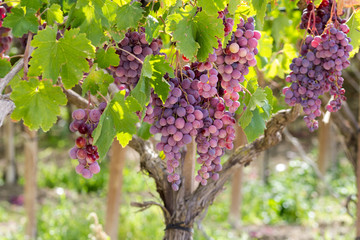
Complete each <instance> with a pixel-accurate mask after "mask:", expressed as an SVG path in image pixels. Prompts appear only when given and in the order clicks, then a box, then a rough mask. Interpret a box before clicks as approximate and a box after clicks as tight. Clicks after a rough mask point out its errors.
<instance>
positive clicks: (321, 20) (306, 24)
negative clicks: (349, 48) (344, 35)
mask: <svg viewBox="0 0 360 240" xmlns="http://www.w3.org/2000/svg"><path fill="white" fill-rule="evenodd" d="M333 4H335V5H334V6H333ZM332 8H334V9H332ZM332 11H334V12H335V13H336V2H335V1H333V0H323V1H322V2H321V4H320V5H319V6H318V7H317V8H316V7H315V6H314V3H313V2H309V4H308V5H307V8H305V9H304V11H303V14H302V16H301V23H300V28H301V29H307V31H308V33H314V32H315V31H316V32H315V33H317V34H318V35H320V34H322V33H323V31H324V29H325V27H326V25H327V23H328V21H329V20H330V18H332V19H331V22H333V21H335V20H336V21H338V22H339V23H340V24H343V23H345V22H346V21H345V20H343V19H341V18H339V17H338V16H337V15H336V14H333V15H332V16H331V13H332Z"/></svg>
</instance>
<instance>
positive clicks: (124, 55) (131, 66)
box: [110, 28, 162, 94]
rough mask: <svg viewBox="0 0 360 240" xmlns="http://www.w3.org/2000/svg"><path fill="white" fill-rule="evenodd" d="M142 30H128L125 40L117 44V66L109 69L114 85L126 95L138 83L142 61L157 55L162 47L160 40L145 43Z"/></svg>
mask: <svg viewBox="0 0 360 240" xmlns="http://www.w3.org/2000/svg"><path fill="white" fill-rule="evenodd" d="M144 31H145V30H144V29H143V28H141V29H140V31H139V32H137V31H131V30H129V31H128V32H127V33H126V34H125V38H124V39H123V40H122V41H121V42H120V43H119V44H118V49H116V53H117V54H118V55H119V56H120V62H119V65H118V66H116V67H110V70H111V71H112V74H113V76H114V79H115V83H116V85H117V86H118V88H119V89H120V90H126V92H127V94H129V93H130V91H131V90H132V89H133V88H134V87H135V86H136V84H137V82H138V81H139V78H140V74H141V69H142V61H144V59H145V57H146V56H147V55H151V54H154V55H155V54H159V52H160V49H161V47H162V41H161V40H160V39H154V40H153V41H152V42H151V43H150V44H149V43H148V42H147V41H146V37H145V33H144Z"/></svg>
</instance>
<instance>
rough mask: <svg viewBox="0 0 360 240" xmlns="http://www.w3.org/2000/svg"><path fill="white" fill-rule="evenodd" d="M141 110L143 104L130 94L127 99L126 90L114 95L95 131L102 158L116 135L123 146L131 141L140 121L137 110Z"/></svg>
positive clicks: (95, 140)
mask: <svg viewBox="0 0 360 240" xmlns="http://www.w3.org/2000/svg"><path fill="white" fill-rule="evenodd" d="M140 110H141V106H140V105H139V104H138V102H137V101H136V99H135V98H133V97H131V96H128V97H127V98H126V100H125V91H121V92H118V93H116V94H115V95H114V98H113V99H112V100H111V102H110V103H109V104H108V106H107V107H106V109H105V111H104V113H103V114H102V115H101V118H100V121H99V124H98V126H97V128H96V129H95V130H94V132H93V137H94V144H95V145H96V146H97V147H98V149H99V155H100V157H101V158H103V157H105V155H106V153H107V151H108V150H109V148H110V146H111V143H112V141H113V139H114V137H117V139H118V141H119V142H120V144H121V145H122V146H123V147H125V146H126V145H127V144H128V143H129V141H130V140H131V138H132V135H134V134H136V123H137V122H139V118H138V116H137V115H136V113H135V112H136V111H140Z"/></svg>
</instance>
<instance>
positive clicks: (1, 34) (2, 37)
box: [0, 1, 12, 58]
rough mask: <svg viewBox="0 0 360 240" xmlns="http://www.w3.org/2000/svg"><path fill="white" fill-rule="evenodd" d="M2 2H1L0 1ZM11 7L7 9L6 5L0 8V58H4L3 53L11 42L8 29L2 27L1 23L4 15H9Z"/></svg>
mask: <svg viewBox="0 0 360 240" xmlns="http://www.w3.org/2000/svg"><path fill="white" fill-rule="evenodd" d="M0 2H2V1H0ZM10 10H11V7H8V6H7V5H6V4H3V5H1V6H0V55H1V58H4V57H6V56H4V53H5V52H6V51H8V50H9V49H10V44H11V42H12V37H11V36H10V35H9V33H10V28H6V27H3V26H2V24H3V21H4V18H5V17H6V14H7V13H9V12H10Z"/></svg>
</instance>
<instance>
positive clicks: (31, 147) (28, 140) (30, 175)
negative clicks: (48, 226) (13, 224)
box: [24, 127, 38, 239]
mask: <svg viewBox="0 0 360 240" xmlns="http://www.w3.org/2000/svg"><path fill="white" fill-rule="evenodd" d="M25 132H26V134H25V176H24V177H25V186H24V188H25V190H24V192H25V193H24V194H25V212H26V217H27V223H26V229H25V235H26V239H35V238H36V224H37V223H36V222H37V220H36V205H37V204H36V200H37V184H36V164H37V153H38V142H37V132H36V131H31V130H29V129H28V128H27V127H25Z"/></svg>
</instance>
